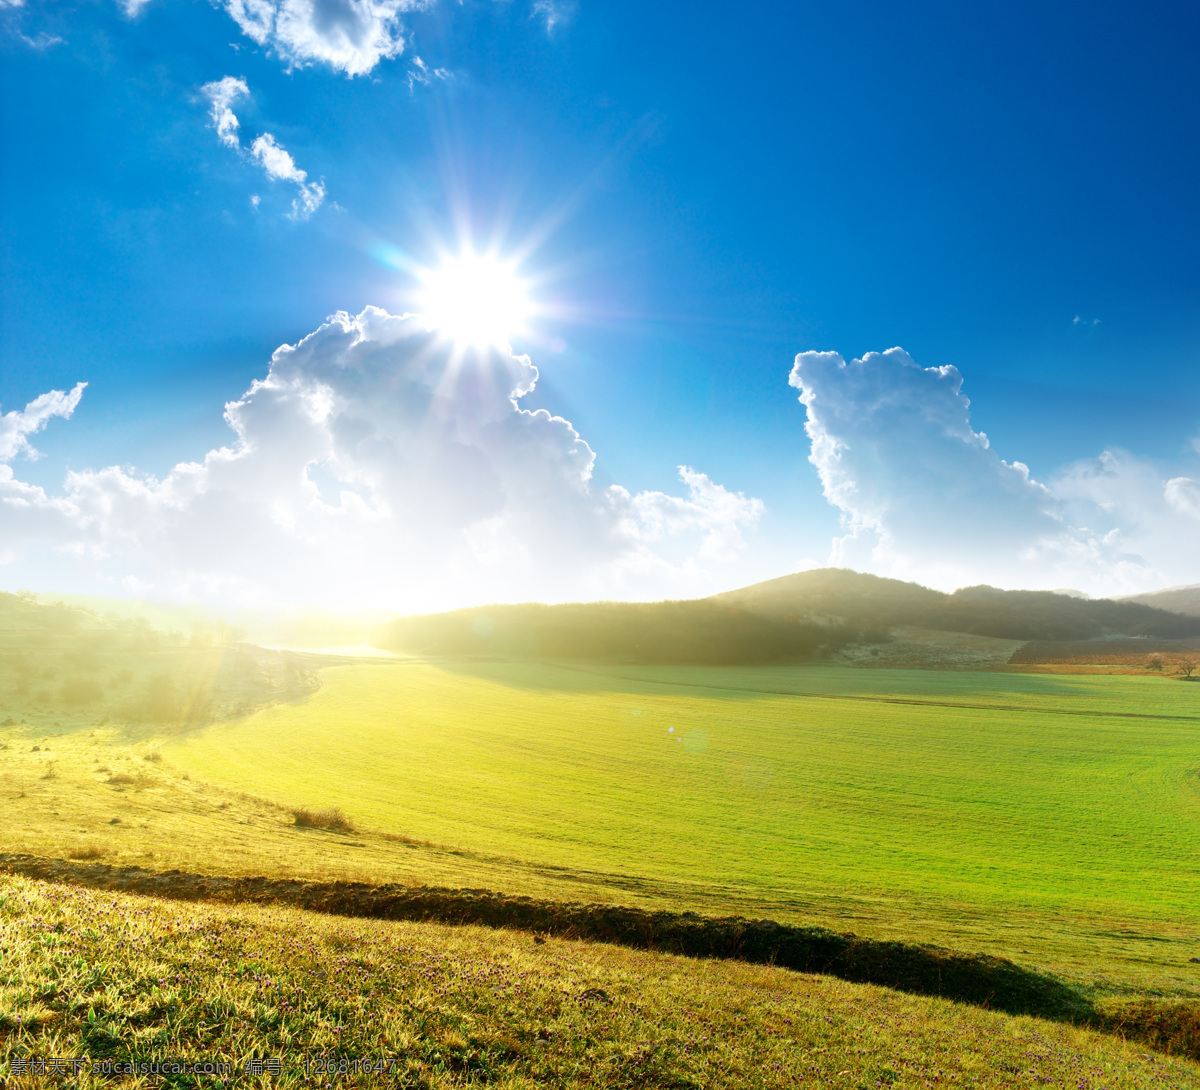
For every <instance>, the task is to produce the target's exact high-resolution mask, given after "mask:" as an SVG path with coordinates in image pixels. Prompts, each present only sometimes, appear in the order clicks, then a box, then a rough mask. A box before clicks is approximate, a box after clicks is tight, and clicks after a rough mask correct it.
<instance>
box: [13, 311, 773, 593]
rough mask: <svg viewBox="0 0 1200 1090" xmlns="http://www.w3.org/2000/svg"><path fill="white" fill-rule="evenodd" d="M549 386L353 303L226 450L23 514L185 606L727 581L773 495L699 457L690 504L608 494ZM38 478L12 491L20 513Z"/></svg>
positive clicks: (253, 409)
mask: <svg viewBox="0 0 1200 1090" xmlns="http://www.w3.org/2000/svg"><path fill="white" fill-rule="evenodd" d="M537 377H538V375H537V369H536V368H535V367H534V366H533V364H532V363H531V362H530V360H529V359H528V357H526V356H514V355H512V354H511V353H510V352H508V351H499V350H489V351H487V352H486V353H484V354H483V355H478V354H475V353H470V354H466V355H463V354H461V353H459V352H457V351H456V350H454V349H452V348H451V347H448V346H447V345H446V344H444V343H443V342H440V341H439V340H438V339H437V337H436V336H435V335H434V334H431V333H429V332H427V331H426V329H425V328H424V323H423V321H421V320H420V319H418V318H413V317H394V316H392V315H389V314H387V313H386V312H384V311H382V310H378V309H376V308H372V307H369V308H367V309H366V310H364V311H363V312H362V313H361V314H360V315H358V316H357V317H351V316H349V315H346V314H338V315H335V316H334V317H333V318H331V319H330V320H329V321H328V322H327V323H326V324H325V325H323V326H321V328H320V329H318V330H317V331H316V332H314V333H313V334H311V335H310V336H308V337H306V338H304V340H302V341H300V342H299V343H298V344H296V345H285V346H283V347H281V348H280V349H278V350H277V351H276V353H275V354H274V356H273V357H272V360H271V366H270V370H269V372H268V374H267V375H266V377H264V378H263V379H261V380H260V381H256V382H255V383H253V384H252V385H251V387H250V389H249V390H247V391H246V393H245V394H244V395H243V396H242V398H241V399H240V400H238V401H235V402H231V403H230V404H229V405H228V406H227V407H226V414H225V418H226V421H227V422H228V424H229V426H230V428H231V429H232V432H233V435H232V438H231V442H230V444H229V446H227V447H222V448H219V449H217V450H212V451H209V452H208V454H207V455H206V456H205V457H204V458H203V459H202V460H201V461H197V462H182V463H180V464H178V465H176V466H175V468H174V469H172V470H171V471H170V473H168V474H167V475H166V476H165V477H163V478H162V479H156V478H153V477H148V476H143V475H139V474H137V473H135V472H133V471H130V470H126V469H121V468H118V467H109V468H107V469H102V470H99V471H95V472H80V473H72V474H70V475H69V476H68V478H67V481H66V484H65V488H64V491H63V493H62V495H61V496H57V497H47V496H45V495H44V494H42V495H40V496H36V497H34V498H33V500H32V501H30V504H29V510H28V511H27V512H26V514H27V515H28V516H29V517H28V518H27V520H26V521H27V522H28V524H29V527H33V525H34V522H35V520H34V519H33V517H32V515H33V509H34V508H35V507H36V508H37V513H38V515H39V518H40V520H41V521H40V522H39V523H38V527H39V528H40V531H41V532H42V533H43V534H44V535H46V537H47V540H46V542H45V543H46V544H50V545H53V546H54V547H55V548H56V549H57V550H58V552H59V553H60V554H66V555H67V556H78V557H82V558H86V562H87V564H88V566H89V570H94V571H96V572H98V573H100V575H101V576H102V577H104V578H108V579H111V580H113V581H116V582H120V581H121V580H123V579H126V578H129V577H133V578H136V579H138V580H140V583H141V584H142V585H144V586H145V587H146V588H149V589H147V590H146V591H145V593H155V594H160V595H164V596H170V597H218V598H226V599H230V598H233V599H240V600H277V601H288V600H295V601H300V602H325V603H341V604H343V605H344V604H347V603H351V602H353V603H359V604H362V603H366V602H370V603H375V604H379V603H386V604H391V605H395V606H398V607H405V608H438V607H443V606H449V605H458V604H470V603H476V602H480V601H485V600H496V599H500V600H510V601H511V600H528V599H530V598H539V599H543V600H554V599H556V598H557V599H563V598H579V597H597V596H608V597H611V596H614V595H615V596H630V595H634V596H637V595H661V594H665V593H671V594H675V595H678V594H681V593H695V592H702V591H706V590H710V589H714V588H713V579H712V576H711V575H710V574H709V569H708V567H706V565H708V564H710V563H718V562H720V561H721V560H723V559H725V558H728V557H730V556H732V555H733V554H735V553H736V552H737V551H738V550H739V549H740V548H741V547H742V545H743V544H744V543H743V540H742V531H743V529H744V528H746V527H749V526H752V525H753V524H754V522H755V521H756V520H757V518H758V517H759V514H760V513H761V511H762V504H761V503H760V502H759V501H758V500H756V499H752V498H747V497H745V496H743V495H741V494H740V493H733V492H730V491H728V490H726V489H725V488H723V487H722V486H721V485H719V484H716V483H714V482H713V481H711V480H709V478H708V477H707V476H705V475H704V474H703V473H698V472H696V471H694V470H692V469H690V468H682V469H681V470H680V473H681V477H682V479H683V481H684V483H685V484H686V486H687V490H688V495H687V496H686V497H675V496H669V495H666V494H664V493H641V494H638V495H630V493H629V492H627V491H626V490H625V489H622V488H620V487H615V486H614V487H608V488H600V487H597V486H596V485H594V484H593V483H592V468H593V464H594V461H595V456H594V454H593V452H592V450H591V448H590V447H589V446H588V444H587V443H586V442H584V440H583V439H582V438H581V437H580V436H579V434H578V433H577V432H576V431H575V429H574V428H573V427H572V426H571V424H570V423H569V422H568V421H566V420H564V419H563V418H562V417H557V416H552V415H551V414H549V413H548V412H546V411H545V410H537V411H529V410H525V409H522V408H520V406H519V399H520V398H521V397H522V396H524V395H525V394H526V393H528V392H529V391H530V390H532V389H533V387H534V384H535V383H536V381H537ZM0 484H3V482H0ZM29 487H30V486H27V485H22V484H20V482H15V481H10V482H9V483H8V491H4V490H3V489H0V503H4V504H6V505H7V511H8V513H9V514H13V513H14V512H15V511H16V508H15V506H14V504H15V503H16V502H17V501H18V500H20V499H21V496H20V495H19V492H18V490H19V489H20V488H25V489H28V488H29ZM51 516H53V517H51ZM14 517H15V515H14ZM29 527H27V529H26V532H25V534H24V538H26V539H28V538H30V536H31V535H32V536H36V534H35V529H30V528H29ZM64 527H66V528H65V529H64ZM44 552H45V550H44V549H43V550H42V553H44ZM668 554H672V555H668ZM38 555H42V554H41V553H39V554H38ZM30 556H31V557H32V556H33V554H30ZM28 562H29V563H32V562H33V560H29V561H28ZM48 578H49V577H43V578H42V579H41V580H40V581H42V582H46V581H48Z"/></svg>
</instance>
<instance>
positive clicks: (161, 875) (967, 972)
mask: <svg viewBox="0 0 1200 1090" xmlns="http://www.w3.org/2000/svg"><path fill="white" fill-rule="evenodd" d="M0 872H7V873H10V874H20V875H23V876H25V877H28V878H38V879H43V880H46V881H55V882H66V883H71V884H75V885H83V886H89V887H92V888H95V889H106V890H114V891H121V892H126V893H138V894H144V895H148V896H154V897H164V898H170V899H175V900H186V901H218V902H224V903H252V904H279V905H288V906H292V907H296V908H303V909H307V910H309V911H313V912H324V913H330V914H333V915H340V916H357V917H368V918H373V919H384V920H410V921H418V922H433V923H443V924H475V925H481V926H484V927H494V928H506V929H510V930H520V931H531V932H533V933H534V935H535V936H537V937H539V938H540V937H542V936H546V935H554V936H558V937H561V938H566V939H582V940H590V941H593V942H605V943H612V944H614V945H619V946H627V947H633V948H636V949H642V950H654V951H658V952H662V953H672V954H683V955H686V956H688V957H702V958H722V959H729V960H737V961H745V962H752V963H755V964H761V965H774V966H778V967H780V968H785V969H794V970H797V971H799V972H806V973H821V974H825V975H828V976H835V977H838V978H840V979H842V980H848V981H852V982H854V983H858V984H876V985H880V986H882V987H886V988H895V989H897V990H898V991H903V992H910V993H912V994H915V995H927V996H940V997H942V998H944V999H950V1000H954V1001H956V1002H959V1003H969V1004H971V1005H973V1006H978V1007H985V1008H990V1009H992V1010H998V1011H1004V1012H1005V1013H1007V1014H1026V1015H1032V1016H1034V1017H1038V1018H1045V1019H1049V1020H1052V1021H1057V1022H1070V1023H1074V1024H1076V1025H1085V1026H1090V1027H1092V1028H1095V1029H1099V1030H1103V1031H1106V1032H1110V1033H1116V1034H1118V1035H1120V1036H1122V1037H1128V1038H1133V1039H1136V1040H1139V1041H1142V1042H1144V1043H1145V1044H1147V1045H1149V1046H1150V1047H1152V1048H1155V1049H1158V1050H1159V1051H1162V1052H1167V1053H1173V1054H1182V1055H1185V1056H1188V1057H1190V1058H1191V1059H1194V1060H1200V1005H1197V1004H1194V1003H1189V1002H1183V1001H1175V1002H1171V1001H1153V1000H1145V1001H1140V1002H1137V1003H1130V1004H1127V1005H1125V1006H1123V1007H1121V1008H1120V1009H1119V1010H1117V1011H1113V1012H1107V1011H1101V1010H1099V1009H1097V1008H1096V1006H1095V1005H1094V1004H1093V1003H1092V1002H1091V1000H1090V999H1089V998H1088V997H1087V996H1085V995H1084V994H1082V993H1081V992H1080V991H1078V990H1076V989H1074V988H1072V987H1070V986H1069V985H1067V984H1066V983H1064V982H1063V981H1061V980H1059V979H1058V978H1057V977H1054V976H1052V975H1050V974H1048V973H1041V972H1037V971H1036V970H1033V969H1027V968H1024V967H1022V966H1020V965H1017V964H1015V963H1014V962H1011V961H1008V960H1006V959H1004V958H996V957H991V956H989V955H987V954H966V953H961V952H958V951H954V950H945V949H942V948H940V947H935V946H923V945H918V944H916V943H906V942H882V941H879V940H876V939H865V938H860V937H858V936H855V935H853V934H849V933H840V932H836V931H831V930H828V929H826V928H822V927H793V926H789V925H785V924H780V923H776V922H775V921H773V920H748V919H745V918H743V917H740V916H726V917H717V918H714V917H706V916H699V915H697V914H695V913H692V912H665V911H660V912H647V911H645V910H643V909H637V908H623V907H620V906H613V905H598V904H580V903H571V902H559V901H548V900H539V899H535V898H531V897H510V896H507V895H505V894H501V893H494V892H492V891H490V890H475V889H439V888H434V887H425V886H419V887H405V886H394V885H384V886H373V885H368V884H366V883H362V882H309V881H302V880H300V879H279V878H236V877H232V878H231V877H220V876H213V875H202V874H187V873H185V872H183V871H177V870H175V871H166V872H156V871H148V870H143V869H141V868H140V867H114V866H111V865H108V864H103V863H83V862H73V861H68V860H61V859H47V858H42V857H38V856H32V855H19V854H3V853H0Z"/></svg>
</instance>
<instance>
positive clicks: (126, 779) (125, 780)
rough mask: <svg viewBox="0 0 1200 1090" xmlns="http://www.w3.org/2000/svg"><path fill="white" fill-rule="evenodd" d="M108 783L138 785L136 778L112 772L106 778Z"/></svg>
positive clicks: (124, 773) (126, 773) (127, 774)
mask: <svg viewBox="0 0 1200 1090" xmlns="http://www.w3.org/2000/svg"><path fill="white" fill-rule="evenodd" d="M108 782H109V783H115V784H133V783H139V782H140V780H139V778H138V777H137V776H131V775H130V774H129V773H128V772H114V773H113V774H112V775H111V776H109V777H108Z"/></svg>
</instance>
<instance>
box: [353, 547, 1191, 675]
mask: <svg viewBox="0 0 1200 1090" xmlns="http://www.w3.org/2000/svg"><path fill="white" fill-rule="evenodd" d="M900 627H910V628H917V629H923V630H937V631H940V632H946V633H962V634H964V635H969V636H976V637H988V638H994V639H1000V640H1016V641H1026V640H1091V639H1096V638H1100V637H1114V636H1125V637H1156V638H1159V639H1186V638H1195V637H1200V616H1195V617H1190V616H1183V615H1182V614H1179V613H1171V612H1168V611H1167V610H1164V609H1158V608H1154V607H1153V606H1149V605H1145V604H1143V603H1141V602H1129V601H1121V602H1117V601H1111V600H1108V599H1099V600H1091V599H1082V598H1075V597H1071V596H1069V595H1066V594H1057V593H1053V592H1050V591H1005V590H997V589H996V588H995V587H966V588H963V589H961V590H957V591H955V592H954V593H953V594H945V593H943V592H942V591H937V590H930V589H929V588H928V587H922V586H919V585H918V584H916V583H904V582H901V581H900V580H898V579H884V578H881V577H879V576H875V575H864V574H861V573H859V572H853V571H848V570H846V569H840V568H821V569H817V570H814V571H807V572H800V573H798V574H795V575H785V576H782V577H781V578H779V579H771V580H768V581H767V582H765V583H756V584H754V585H753V586H749V587H743V588H741V589H740V590H735V591H729V592H727V593H724V594H716V595H713V596H712V597H710V598H704V599H699V600H694V601H679V602H584V603H572V604H568V605H554V606H550V605H538V604H525V605H495V606H487V607H483V608H480V609H460V610H454V611H451V612H449V613H435V614H425V615H419V616H411V617H402V618H400V619H399V620H396V621H393V622H392V623H390V624H388V625H386V626H384V627H383V628H382V629H380V630H379V631H378V632H377V633H376V634H375V637H374V641H375V643H376V644H377V645H378V646H380V647H384V648H387V649H388V650H391V651H397V652H402V653H406V654H424V655H443V656H449V657H458V656H464V655H486V656H498V657H502V658H526V659H555V658H557V659H585V660H591V661H597V662H624V663H638V664H644V665H663V664H676V665H718V664H719V665H736V664H761V663H772V662H799V661H804V660H807V659H813V658H818V657H821V656H823V655H828V654H829V653H830V652H833V651H838V650H842V649H844V648H846V647H849V646H851V645H854V644H878V643H883V642H885V641H887V640H888V639H889V638H890V636H891V634H892V631H893V630H894V629H896V628H900Z"/></svg>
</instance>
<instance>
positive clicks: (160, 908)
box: [0, 878, 1200, 1090]
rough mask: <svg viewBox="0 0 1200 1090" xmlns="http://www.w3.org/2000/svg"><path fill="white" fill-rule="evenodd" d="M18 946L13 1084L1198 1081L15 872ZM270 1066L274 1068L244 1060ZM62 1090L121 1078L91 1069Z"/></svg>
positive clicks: (833, 983) (1024, 1033)
mask: <svg viewBox="0 0 1200 1090" xmlns="http://www.w3.org/2000/svg"><path fill="white" fill-rule="evenodd" d="M0 944H2V946H3V949H4V951H5V958H4V960H3V962H0V1049H2V1052H0V1055H2V1056H3V1057H4V1059H3V1060H2V1061H0V1078H3V1077H5V1076H6V1075H9V1074H11V1073H12V1071H13V1069H14V1061H18V1062H19V1061H22V1060H25V1059H27V1058H29V1057H36V1056H41V1057H48V1056H49V1057H55V1056H61V1057H88V1058H89V1060H90V1061H91V1062H93V1063H98V1064H103V1063H104V1062H109V1061H112V1062H118V1063H119V1062H128V1061H140V1062H146V1061H150V1060H154V1059H163V1058H166V1057H171V1058H177V1059H183V1060H187V1061H193V1062H195V1061H205V1062H209V1063H226V1064H229V1065H230V1072H229V1074H228V1075H225V1076H222V1077H221V1078H228V1079H229V1080H230V1082H231V1083H234V1084H242V1085H261V1086H283V1087H300V1086H313V1085H321V1086H325V1085H331V1084H332V1085H340V1084H342V1083H343V1082H352V1081H364V1082H367V1083H368V1084H370V1083H372V1082H375V1083H376V1084H378V1083H382V1082H385V1081H386V1084H387V1085H397V1086H409V1087H430V1088H433V1087H451V1086H469V1085H482V1084H487V1085H490V1086H494V1087H496V1088H498V1090H518V1088H520V1090H528V1088H532V1087H536V1086H565V1087H613V1088H618V1087H619V1088H631V1087H664V1088H665V1087H671V1088H674V1090H686V1088H692V1087H695V1088H699V1087H730V1088H735V1087H736V1088H742V1087H745V1088H759V1087H763V1088H766V1087H793V1086H797V1085H799V1086H812V1087H830V1088H832V1087H837V1088H845V1087H853V1088H861V1090H866V1088H879V1087H897V1088H902V1090H906V1088H915V1087H928V1086H934V1085H936V1086H972V1087H980V1088H999V1087H1014V1086H1018V1087H1019V1086H1031V1087H1032V1086H1059V1087H1072V1088H1081V1087H1082V1088H1086V1090H1117V1088H1130V1090H1133V1088H1142V1087H1147V1088H1149V1087H1156V1088H1160V1087H1171V1088H1175V1090H1186V1088H1188V1087H1198V1086H1200V1068H1197V1066H1196V1065H1194V1064H1191V1063H1187V1062H1185V1061H1181V1060H1175V1059H1171V1058H1167V1057H1162V1056H1155V1055H1153V1054H1148V1053H1146V1052H1145V1051H1144V1049H1142V1048H1140V1047H1135V1046H1132V1045H1129V1044H1126V1043H1124V1042H1122V1041H1120V1040H1118V1039H1116V1038H1113V1037H1105V1036H1101V1035H1098V1034H1094V1033H1091V1032H1088V1031H1084V1030H1080V1029H1076V1028H1073V1027H1070V1026H1064V1025H1057V1024H1050V1023H1044V1022H1039V1021H1036V1020H1034V1019H1030V1018H1025V1017H1011V1016H1007V1015H1002V1014H998V1013H994V1012H989V1011H983V1010H979V1009H977V1008H972V1007H963V1006H958V1005H955V1004H953V1003H950V1002H948V1001H946V1000H939V999H930V998H921V997H916V996H909V995H903V994H901V993H897V992H892V991H888V990H886V989H881V988H875V987H872V986H869V985H854V984H847V983H844V982H842V981H838V980H833V979H830V978H827V977H817V976H810V975H807V974H803V973H794V972H788V971H786V970H781V969H774V968H770V967H765V966H747V965H738V964H729V963H721V962H704V961H694V960H690V959H687V958H681V957H675V956H670V955H664V954H655V953H650V952H644V951H631V950H625V949H621V948H617V947H608V946H601V945H589V944H585V943H577V942H570V941H564V940H562V939H557V938H553V937H550V938H546V937H544V936H536V937H535V936H531V935H530V934H528V933H526V934H521V933H512V932H494V931H486V930H483V929H479V928H474V927H461V928H452V927H445V926H439V925H432V924H409V923H393V922H381V921H370V920H353V921H350V920H344V919H337V918H333V917H322V916H314V915H311V914H304V913H300V912H298V911H295V910H288V909H279V908H275V909H270V908H268V909H263V908H255V907H242V906H237V907H229V906H203V905H179V904H172V903H169V902H159V901H156V900H153V899H146V898H137V897H132V896H127V895H121V894H113V893H97V892H91V891H85V890H79V889H74V888H69V887H62V886H53V885H47V884H43V883H39V882H33V881H29V880H25V879H19V878H0ZM328 1056H335V1057H342V1058H347V1059H349V1058H369V1059H372V1060H377V1059H386V1060H391V1061H394V1065H393V1066H392V1069H391V1072H390V1075H389V1077H388V1078H387V1079H386V1080H383V1079H369V1078H362V1079H351V1078H343V1079H336V1080H331V1079H329V1078H327V1077H318V1076H317V1075H316V1073H315V1072H312V1071H311V1070H310V1073H309V1076H308V1077H307V1078H306V1072H305V1068H304V1058H308V1059H309V1060H310V1061H314V1060H317V1059H319V1058H323V1057H328ZM270 1058H279V1059H280V1060H281V1070H280V1074H279V1075H277V1076H273V1075H262V1076H252V1075H245V1074H242V1072H243V1071H244V1070H245V1064H246V1061H247V1060H249V1059H270ZM14 1081H15V1080H14ZM49 1081H50V1080H44V1079H36V1080H30V1082H31V1084H32V1083H34V1082H36V1084H38V1085H43V1084H45V1083H47V1082H49ZM218 1081H220V1078H218V1079H213V1078H209V1077H201V1076H193V1075H170V1076H168V1077H167V1078H165V1079H164V1080H162V1081H161V1082H160V1081H159V1080H158V1079H152V1078H150V1077H139V1076H134V1077H128V1078H125V1079H123V1080H121V1081H119V1082H117V1083H116V1084H117V1085H122V1086H129V1087H141V1086H150V1085H169V1086H174V1087H191V1086H209V1085H213V1084H214V1083H215V1082H218ZM64 1082H69V1084H70V1085H72V1086H80V1087H84V1088H90V1087H94V1086H98V1085H113V1082H114V1080H113V1079H112V1078H111V1077H103V1076H99V1075H93V1074H92V1069H91V1068H90V1067H89V1068H88V1070H87V1071H86V1072H85V1073H84V1074H83V1075H81V1076H80V1077H79V1078H76V1079H66V1080H62V1081H61V1082H60V1083H59V1084H60V1085H61V1084H63V1083H64Z"/></svg>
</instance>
